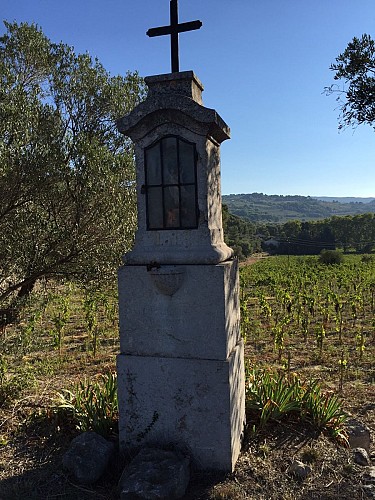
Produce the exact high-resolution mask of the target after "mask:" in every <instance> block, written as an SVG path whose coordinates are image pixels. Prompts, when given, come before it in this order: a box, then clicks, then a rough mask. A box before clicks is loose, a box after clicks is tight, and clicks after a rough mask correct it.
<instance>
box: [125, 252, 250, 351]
mask: <svg viewBox="0 0 375 500" xmlns="http://www.w3.org/2000/svg"><path fill="white" fill-rule="evenodd" d="M238 291H239V283H238V269H237V261H228V262H223V263H221V264H218V265H179V266H159V267H155V268H152V269H151V268H147V266H123V267H122V268H120V270H119V309H120V311H119V312H120V348H121V353H124V354H130V355H133V356H162V357H170V358H172V357H173V358H193V359H220V360H223V361H224V360H226V359H227V358H228V356H229V355H230V353H231V352H232V350H233V348H234V347H235V346H236V345H237V343H238V342H239V341H240V324H239V323H240V316H239V297H238Z"/></svg>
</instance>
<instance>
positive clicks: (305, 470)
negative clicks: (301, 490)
mask: <svg viewBox="0 0 375 500" xmlns="http://www.w3.org/2000/svg"><path fill="white" fill-rule="evenodd" d="M289 472H290V474H293V476H295V477H296V478H297V479H301V480H303V479H306V478H307V476H308V475H309V474H311V467H309V466H308V465H306V464H304V463H303V462H301V461H300V460H294V461H293V463H292V464H291V466H290V467H289Z"/></svg>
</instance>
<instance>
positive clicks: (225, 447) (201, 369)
mask: <svg viewBox="0 0 375 500" xmlns="http://www.w3.org/2000/svg"><path fill="white" fill-rule="evenodd" d="M243 363H244V362H243V343H242V342H239V343H238V344H237V346H236V347H235V348H234V349H233V351H232V353H231V355H230V356H229V358H228V359H227V360H226V361H217V360H201V359H181V358H180V359H176V358H162V357H144V356H130V355H124V354H120V355H119V356H118V358H117V370H118V386H119V388H118V395H119V411H120V424H119V431H120V448H121V450H122V451H123V452H126V451H129V450H134V449H135V448H138V447H141V446H145V445H146V444H147V445H150V446H159V447H160V446H170V445H172V446H176V447H177V448H179V449H182V451H184V452H186V453H188V454H189V455H190V457H191V459H192V462H193V464H194V465H195V466H196V467H197V468H198V469H202V470H208V469H216V470H222V471H232V470H233V468H234V465H235V463H236V460H237V458H238V455H239V453H240V448H241V439H242V433H243V427H244V421H245V387H244V364H243Z"/></svg>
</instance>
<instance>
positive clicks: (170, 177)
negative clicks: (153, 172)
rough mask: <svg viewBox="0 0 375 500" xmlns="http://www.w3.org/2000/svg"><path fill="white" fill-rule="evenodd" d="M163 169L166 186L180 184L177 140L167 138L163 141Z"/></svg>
mask: <svg viewBox="0 0 375 500" xmlns="http://www.w3.org/2000/svg"><path fill="white" fill-rule="evenodd" d="M162 144H163V167H164V171H163V174H164V179H163V181H164V185H165V184H178V160H177V139H176V138H175V137H167V138H165V139H163V142H162Z"/></svg>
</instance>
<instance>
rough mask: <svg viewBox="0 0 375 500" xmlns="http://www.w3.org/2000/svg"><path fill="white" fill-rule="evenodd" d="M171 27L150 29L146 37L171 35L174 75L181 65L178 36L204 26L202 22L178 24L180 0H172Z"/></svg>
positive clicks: (170, 7)
mask: <svg viewBox="0 0 375 500" xmlns="http://www.w3.org/2000/svg"><path fill="white" fill-rule="evenodd" d="M169 12H170V23H171V24H170V25H169V26H160V27H159V28H150V29H149V30H148V31H147V33H146V35H148V36H162V35H171V63H172V73H176V72H178V71H180V63H179V56H178V34H179V33H183V32H184V31H193V30H199V28H200V27H201V26H202V22H201V21H190V22H188V23H180V24H178V0H170V6H169Z"/></svg>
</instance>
